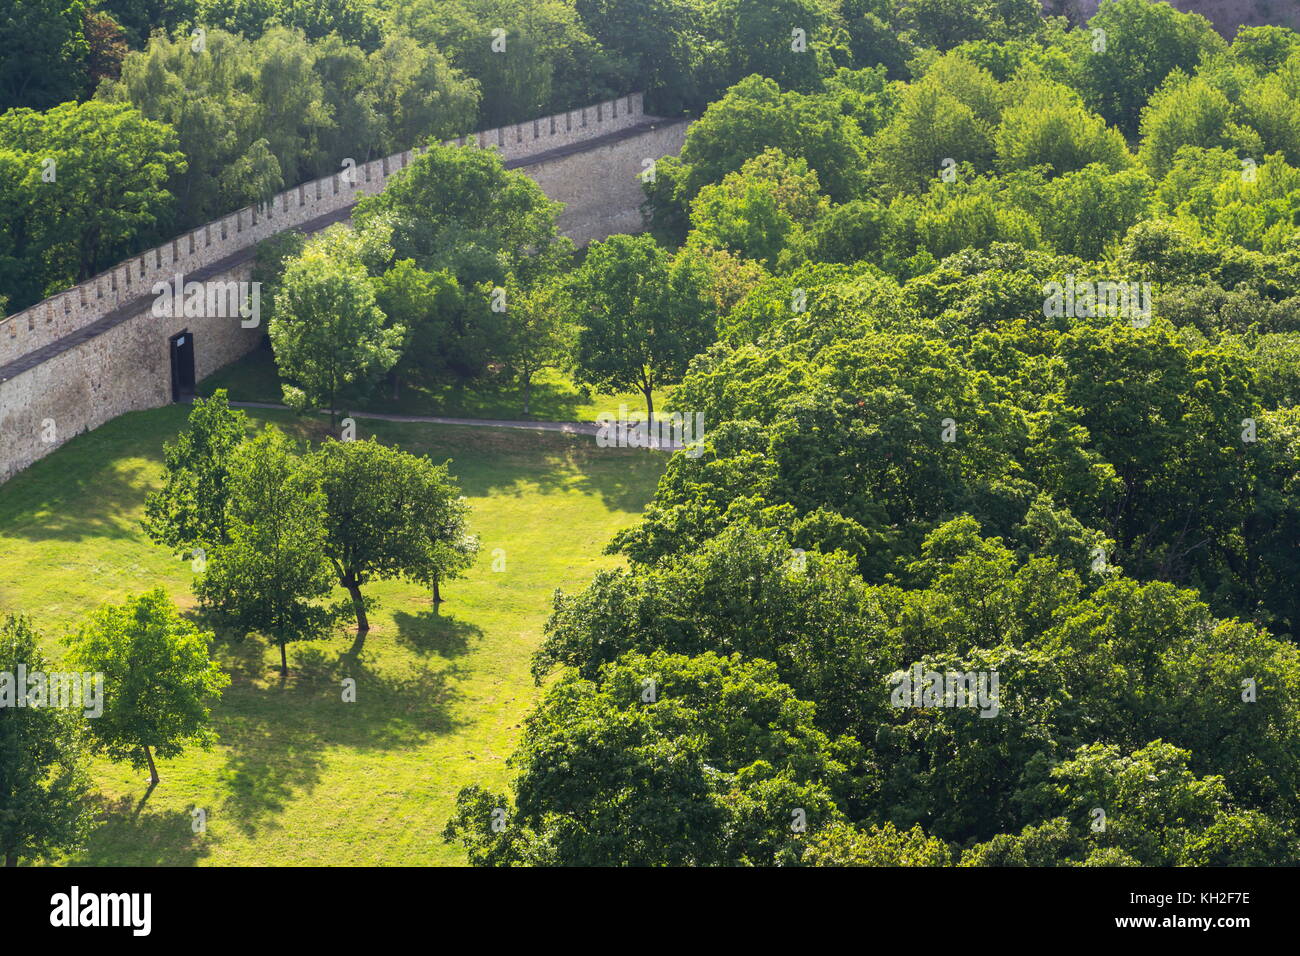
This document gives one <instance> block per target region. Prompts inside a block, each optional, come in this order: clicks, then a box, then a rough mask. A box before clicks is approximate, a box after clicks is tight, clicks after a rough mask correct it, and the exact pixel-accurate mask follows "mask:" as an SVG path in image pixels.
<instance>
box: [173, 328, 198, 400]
mask: <svg viewBox="0 0 1300 956" xmlns="http://www.w3.org/2000/svg"><path fill="white" fill-rule="evenodd" d="M168 341H169V342H170V343H171V353H172V401H173V402H188V401H189V400H190V399H192V398H193V397H194V336H193V335H191V334H190V331H189V330H188V329H186V330H185V331H184V332H180V333H178V334H177V335H173V336H172V337H171V338H170V339H169V340H168Z"/></svg>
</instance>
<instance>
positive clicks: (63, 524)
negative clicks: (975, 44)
mask: <svg viewBox="0 0 1300 956" xmlns="http://www.w3.org/2000/svg"><path fill="white" fill-rule="evenodd" d="M187 412H188V409H186V408H181V407H176V406H173V407H169V408H163V409H157V410H154V411H149V412H137V413H133V414H130V415H124V416H122V417H121V418H119V419H116V420H115V421H113V422H111V423H109V424H108V425H105V426H104V427H103V428H100V429H98V430H97V431H94V432H91V433H89V434H87V435H83V436H81V437H79V438H77V439H74V440H73V441H71V442H69V443H68V444H67V445H66V446H64V447H63V448H61V449H59V450H58V451H57V452H55V453H54V454H53V455H51V456H49V457H48V458H46V459H44V460H43V461H41V462H38V463H37V464H36V465H34V466H33V467H32V468H30V469H28V470H27V471H25V472H23V473H21V474H20V475H18V476H17V477H15V478H14V479H12V480H11V481H10V482H8V483H6V484H4V485H0V613H3V612H5V611H22V612H25V613H27V614H29V615H30V616H31V617H32V618H33V619H34V620H35V622H36V624H37V625H38V627H39V628H40V629H41V632H42V634H43V640H44V643H45V646H46V649H47V651H48V652H49V653H50V654H51V655H52V656H54V657H55V658H57V657H59V656H61V655H62V653H63V650H64V649H63V646H62V644H61V642H60V638H61V637H62V636H63V635H64V634H65V633H67V631H68V630H69V629H72V628H74V627H75V626H76V624H77V622H78V621H79V619H80V618H81V617H82V616H83V615H84V614H85V613H86V612H87V611H89V610H90V609H91V608H93V607H94V606H96V605H97V604H99V603H101V602H107V601H120V600H121V599H122V598H123V597H124V596H125V595H127V594H131V593H138V592H140V591H143V590H145V589H147V588H150V587H154V586H157V585H161V586H163V587H164V588H165V589H166V590H167V591H168V593H169V594H171V595H172V597H173V598H174V599H175V600H176V601H177V603H178V604H180V605H181V606H182V607H184V608H191V609H192V608H193V606H194V599H193V596H192V594H191V592H190V583H191V579H192V575H193V572H192V571H191V568H190V564H189V562H187V561H182V560H179V559H177V558H175V557H173V556H172V555H169V554H168V553H166V552H165V551H163V550H161V549H159V548H157V547H155V546H154V545H153V544H151V543H150V542H149V541H148V539H147V538H145V536H144V534H143V532H142V531H141V530H140V528H139V519H140V515H141V513H142V506H143V502H144V497H145V494H146V493H147V492H148V491H149V490H151V489H152V488H154V487H156V486H157V485H158V483H159V481H160V477H161V454H162V443H163V441H164V440H166V439H168V438H170V437H171V436H173V435H174V434H175V433H176V432H177V431H178V430H179V429H180V428H181V427H183V425H184V423H185V419H186V415H187ZM254 420H255V422H264V421H275V422H276V423H277V424H278V425H280V426H281V427H282V428H284V429H285V430H286V431H288V432H290V433H291V434H294V435H296V436H298V437H301V438H308V437H311V438H319V437H320V436H321V435H322V434H323V428H324V425H323V422H318V421H310V422H309V421H307V420H303V419H298V418H295V417H294V416H293V415H291V414H289V413H287V412H285V413H282V412H266V413H261V412H259V413H257V414H256V415H255V416H254ZM358 424H359V430H360V434H359V436H358V437H368V436H369V435H371V434H375V435H377V436H378V437H379V438H380V439H381V440H382V441H385V442H391V443H397V444H400V445H402V446H403V447H405V448H407V449H409V450H412V451H417V452H421V453H427V454H429V455H431V456H433V458H434V459H435V460H437V461H442V460H443V459H446V458H451V459H453V464H452V471H453V473H454V474H455V475H456V476H457V478H458V480H459V481H460V483H461V487H462V488H463V489H464V492H465V495H466V496H467V497H468V498H469V501H470V504H471V506H472V507H473V514H472V529H473V531H474V532H475V533H477V534H478V535H479V536H480V539H481V543H482V551H481V552H480V555H479V560H478V562H477V564H476V565H475V566H474V568H472V569H471V570H470V572H469V574H468V575H467V577H466V578H464V579H461V580H457V581H452V582H449V583H448V584H446V585H444V588H443V595H444V597H445V598H446V599H447V600H446V602H445V603H444V604H442V605H441V606H440V607H439V608H438V609H436V610H435V609H434V608H433V607H432V604H431V601H430V599H429V594H428V592H426V591H424V590H423V589H421V588H420V587H418V586H414V585H410V584H407V583H405V582H400V581H390V582H380V583H378V584H375V585H371V586H369V587H368V588H367V593H369V594H370V595H371V596H373V597H375V598H377V599H378V601H379V605H380V606H379V608H378V609H377V610H376V612H375V613H374V614H373V615H372V618H371V620H372V629H371V632H370V634H369V636H368V637H367V639H366V642H365V645H364V649H363V650H362V652H361V654H360V656H359V657H358V658H357V659H355V660H353V659H352V658H350V657H349V656H348V654H347V652H348V650H349V649H350V648H351V646H352V644H353V637H354V635H353V634H352V633H350V632H340V633H338V634H336V635H335V636H333V637H332V638H330V639H328V640H325V641H318V642H313V643H302V644H293V645H290V648H289V659H290V668H291V674H290V677H289V680H288V681H287V682H285V683H283V684H282V683H281V681H280V679H279V675H278V671H277V669H276V667H275V664H276V663H277V662H278V652H277V651H275V649H274V648H273V647H272V646H271V645H269V644H268V643H267V642H265V641H263V640H261V639H259V638H256V637H249V638H246V639H244V640H242V641H237V642H233V641H228V640H219V641H218V643H217V645H216V648H215V653H216V655H217V656H218V658H219V659H220V660H221V662H222V665H223V667H224V668H225V669H226V670H227V671H229V672H230V674H231V678H232V683H231V686H230V687H229V688H228V689H227V690H226V693H225V696H224V698H223V699H222V701H221V703H220V705H219V706H218V707H217V709H216V710H215V711H214V718H215V725H216V728H217V731H218V733H219V735H220V738H221V740H220V743H219V744H218V745H217V746H216V747H214V748H213V749H212V750H211V751H208V752H203V751H193V752H190V753H187V754H185V755H183V756H182V757H180V758H177V759H175V760H171V761H160V763H159V772H160V774H161V776H162V782H161V783H160V784H159V786H158V787H157V788H156V789H155V790H154V791H153V792H152V793H147V774H146V773H144V772H140V771H134V770H132V769H131V768H130V767H127V766H124V765H119V764H110V763H108V762H106V761H97V762H96V763H95V765H94V779H95V783H96V785H97V787H98V796H97V810H98V821H97V824H96V827H95V830H94V832H93V833H92V835H91V837H90V840H89V842H88V843H87V846H86V848H85V849H84V851H82V852H80V853H78V854H75V855H74V856H73V857H72V859H71V862H77V863H87V864H105V865H149V864H170V865H193V864H199V863H205V864H243V865H277V864H301V865H313V864H407V865H423V864H454V863H460V862H463V854H462V853H461V852H460V850H459V849H458V848H456V847H453V846H448V845H446V844H444V843H443V841H442V839H441V836H440V835H439V834H440V832H441V830H442V827H443V824H444V822H445V821H446V818H447V816H448V815H449V813H450V811H451V808H452V803H453V800H454V798H455V794H456V792H457V791H458V790H459V789H460V787H462V786H465V785H466V784H469V783H481V784H484V785H487V786H491V787H495V788H499V789H501V788H504V784H505V782H506V779H507V774H506V770H505V766H504V761H505V758H506V757H507V756H508V755H509V753H510V752H511V750H512V749H513V747H514V744H515V741H516V740H517V737H518V734H519V728H520V724H521V721H522V718H523V716H524V715H525V714H526V713H527V711H528V710H529V708H530V707H531V706H532V704H533V702H534V701H535V700H536V698H537V695H538V692H539V691H538V689H537V688H536V687H534V685H533V683H532V680H531V677H530V676H529V673H528V667H529V658H530V655H531V653H532V651H533V649H534V648H535V647H536V646H537V643H538V641H539V640H540V638H541V629H542V625H543V623H544V622H545V619H546V616H547V614H548V612H549V609H550V602H551V594H552V592H553V591H554V589H555V588H556V587H563V588H566V589H574V588H578V587H581V586H583V585H584V584H585V583H586V582H587V581H588V580H589V579H590V577H591V575H592V574H593V573H594V572H595V571H596V570H597V569H599V568H601V567H608V566H610V565H611V564H614V563H616V562H617V559H616V558H614V557H610V556H606V555H602V554H601V551H602V549H603V548H604V546H605V544H606V543H607V542H608V541H609V539H610V537H611V536H612V535H613V534H614V532H615V531H617V530H618V529H619V528H622V527H626V526H627V525H629V524H631V523H632V522H633V521H634V519H635V514H636V513H637V512H638V511H639V510H640V509H641V507H642V506H643V505H644V504H645V502H647V501H648V500H649V499H650V497H651V496H652V494H653V491H654V485H655V482H656V481H657V480H658V476H659V474H660V473H661V471H662V469H663V465H664V461H665V459H664V458H663V457H662V456H659V455H658V454H657V453H653V452H647V451H636V450H622V449H600V448H597V447H596V445H595V442H594V440H593V439H591V438H590V437H585V438H584V437H579V436H569V435H562V434H556V433H541V432H538V433H534V432H525V431H512V430H506V429H489V428H469V427H458V426H435V425H423V424H405V423H389V422H372V421H361V422H359V423H358ZM494 558H496V559H498V560H497V566H498V567H500V566H501V564H502V560H503V561H504V570H502V571H495V570H493V564H494ZM345 678H352V679H353V680H355V682H356V695H357V699H356V702H355V703H345V702H344V701H343V694H342V686H343V681H344V679H345ZM146 796H147V799H146ZM196 809H198V810H202V811H203V812H204V814H205V815H206V831H205V832H203V833H195V832H194V828H193V826H192V823H193V821H194V820H195V813H194V811H195V810H196Z"/></svg>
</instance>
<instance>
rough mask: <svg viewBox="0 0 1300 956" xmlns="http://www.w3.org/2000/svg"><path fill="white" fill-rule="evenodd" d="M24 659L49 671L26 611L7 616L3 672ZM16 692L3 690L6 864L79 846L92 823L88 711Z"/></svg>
mask: <svg viewBox="0 0 1300 956" xmlns="http://www.w3.org/2000/svg"><path fill="white" fill-rule="evenodd" d="M19 665H24V666H25V667H26V669H27V672H28V673H32V672H36V671H44V670H45V660H44V658H43V657H42V656H41V653H40V651H39V650H38V649H37V641H36V633H35V632H34V631H33V630H32V628H31V625H30V624H29V623H28V622H27V620H26V619H25V618H21V617H7V618H5V619H3V620H0V674H2V675H15V674H17V673H18V667H19ZM4 679H5V678H4V677H0V680H4ZM9 680H13V678H12V677H9ZM16 693H17V688H16V687H13V686H12V685H11V686H10V687H9V688H7V689H6V690H5V691H4V692H0V855H3V856H4V864H5V866H17V865H18V861H19V860H20V859H22V858H24V857H26V858H32V857H40V856H44V855H46V854H49V853H57V852H59V851H65V850H70V849H74V848H75V847H77V846H78V845H79V844H80V843H81V840H82V838H83V837H84V836H85V833H86V830H87V827H88V826H89V822H90V807H89V804H88V803H87V802H86V798H87V795H88V791H89V784H88V782H87V776H86V771H85V763H84V754H85V747H84V744H83V738H84V730H85V726H84V721H83V719H82V715H81V713H79V712H77V711H69V710H65V709H61V708H58V707H31V706H18V701H17V698H16Z"/></svg>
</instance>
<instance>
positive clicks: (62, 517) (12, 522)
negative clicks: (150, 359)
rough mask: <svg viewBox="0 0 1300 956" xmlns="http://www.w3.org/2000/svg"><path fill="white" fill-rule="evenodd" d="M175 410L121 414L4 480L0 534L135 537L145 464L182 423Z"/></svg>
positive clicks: (146, 481)
mask: <svg viewBox="0 0 1300 956" xmlns="http://www.w3.org/2000/svg"><path fill="white" fill-rule="evenodd" d="M184 422H185V416H184V414H182V413H179V412H178V411H177V410H175V409H170V408H169V409H155V410H153V411H148V412H135V413H131V414H127V415H123V416H121V417H120V418H116V419H114V420H113V421H111V422H108V423H107V424H105V425H103V426H101V427H100V428H98V429H96V430H94V431H92V432H88V433H85V434H82V435H79V436H77V437H76V438H73V439H72V440H71V441H69V442H68V443H67V444H66V445H64V446H63V447H62V448H60V449H59V450H58V451H56V452H55V453H54V454H52V455H50V456H49V457H47V458H44V459H42V460H41V461H38V462H35V463H34V464H33V465H32V466H31V467H30V468H27V469H26V470H24V471H23V472H21V473H19V474H17V475H15V476H14V477H13V478H11V479H10V480H9V481H8V482H6V483H5V493H4V496H3V499H0V533H3V534H5V535H9V536H12V537H15V538H22V539H24V540H28V541H81V540H84V539H86V538H91V537H94V538H108V539H112V540H122V539H129V538H139V537H141V531H140V527H139V524H138V518H137V515H138V513H139V509H140V507H141V505H142V504H143V502H144V497H145V495H146V494H147V492H148V489H149V487H151V485H152V476H151V475H150V474H149V471H150V466H149V464H148V462H153V461H156V462H161V460H162V443H163V441H165V440H167V439H170V438H171V437H172V436H173V435H174V434H175V433H176V431H177V430H178V429H179V428H181V427H182V426H183V425H184Z"/></svg>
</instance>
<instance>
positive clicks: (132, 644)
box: [67, 588, 230, 784]
mask: <svg viewBox="0 0 1300 956" xmlns="http://www.w3.org/2000/svg"><path fill="white" fill-rule="evenodd" d="M211 641H212V635H211V634H209V633H207V632H204V631H200V630H199V629H198V628H196V627H194V626H193V625H192V624H190V623H188V622H187V621H185V620H183V619H182V618H181V616H180V612H178V611H177V609H176V605H174V604H173V603H172V602H171V600H170V599H169V598H168V597H167V595H166V594H165V593H164V592H163V590H162V589H161V588H157V589H155V590H152V591H146V592H145V593H144V594H141V595H140V596H139V597H130V598H127V599H126V601H125V602H124V603H122V604H118V605H111V604H109V605H104V606H103V607H100V608H99V609H98V610H96V611H95V612H94V613H93V614H91V615H90V618H89V620H87V621H86V623H85V624H83V625H82V626H81V628H80V629H79V630H78V631H77V632H76V633H75V634H74V635H72V636H71V637H69V639H68V643H69V645H70V650H69V652H68V657H67V660H68V663H69V664H70V665H71V666H73V667H76V668H78V669H80V670H83V671H89V672H91V673H101V674H103V675H104V713H103V714H101V715H100V716H99V717H97V718H96V719H95V721H94V723H93V725H92V727H91V730H92V732H93V734H94V737H95V739H96V741H97V742H98V744H99V746H100V747H102V748H103V750H104V752H105V753H107V754H108V756H109V757H110V758H111V759H113V760H127V761H129V762H130V763H131V766H133V767H135V768H137V769H140V768H143V767H148V768H149V779H150V782H151V783H152V784H156V783H158V768H157V767H156V766H155V765H154V755H155V754H156V755H157V756H159V757H163V758H168V757H177V756H179V755H180V754H182V753H184V751H185V748H186V747H188V746H190V745H197V746H199V747H200V748H202V749H205V750H206V749H208V748H209V747H211V746H212V744H213V743H214V742H215V741H216V739H217V735H216V732H215V731H214V730H213V729H212V727H211V726H210V724H209V719H210V716H211V714H210V710H209V708H210V706H211V704H212V703H213V702H214V701H215V700H216V699H217V698H218V697H220V695H221V691H222V688H224V687H225V686H226V685H227V684H229V683H230V677H229V676H228V675H227V674H225V673H224V672H223V671H222V670H221V666H220V665H219V664H218V663H217V662H216V661H214V660H211V659H210V658H209V656H208V653H209V645H210V644H211Z"/></svg>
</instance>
